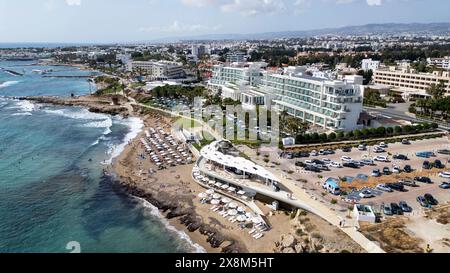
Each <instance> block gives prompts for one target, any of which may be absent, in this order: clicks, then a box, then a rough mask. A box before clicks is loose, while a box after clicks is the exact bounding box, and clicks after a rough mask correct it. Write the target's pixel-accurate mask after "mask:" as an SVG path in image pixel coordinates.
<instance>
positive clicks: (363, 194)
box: [359, 190, 375, 198]
mask: <svg viewBox="0 0 450 273" xmlns="http://www.w3.org/2000/svg"><path fill="white" fill-rule="evenodd" d="M359 197H361V198H372V197H375V194H373V193H372V192H371V191H369V190H365V191H362V192H360V193H359Z"/></svg>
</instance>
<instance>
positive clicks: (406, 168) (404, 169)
mask: <svg viewBox="0 0 450 273" xmlns="http://www.w3.org/2000/svg"><path fill="white" fill-rule="evenodd" d="M403 171H404V172H405V173H412V171H413V169H412V167H411V165H406V166H405V167H404V168H403Z"/></svg>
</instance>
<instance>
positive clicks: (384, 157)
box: [373, 155, 389, 162]
mask: <svg viewBox="0 0 450 273" xmlns="http://www.w3.org/2000/svg"><path fill="white" fill-rule="evenodd" d="M373 161H379V162H389V160H388V158H387V157H386V156H381V155H379V156H376V157H374V158H373Z"/></svg>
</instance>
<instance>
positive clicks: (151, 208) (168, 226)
mask: <svg viewBox="0 0 450 273" xmlns="http://www.w3.org/2000/svg"><path fill="white" fill-rule="evenodd" d="M134 198H136V199H138V200H140V201H141V202H142V205H143V206H144V207H145V208H147V209H149V210H148V211H149V213H150V214H151V215H152V216H154V217H157V218H158V219H159V220H160V221H161V223H162V224H163V225H164V227H165V228H166V229H167V230H170V231H172V232H174V233H176V234H177V236H178V237H179V238H180V239H181V240H183V241H185V242H187V243H188V244H189V245H190V246H191V247H192V248H193V249H194V252H195V253H206V250H205V249H204V248H203V247H202V246H201V245H199V244H196V243H194V242H192V240H191V238H190V237H189V235H187V234H186V232H184V231H180V230H178V229H176V228H175V227H174V226H172V225H171V224H170V223H169V221H168V220H167V218H165V217H164V216H163V215H162V214H161V212H160V211H159V210H158V208H157V207H155V206H153V205H152V204H150V203H149V202H148V201H147V200H145V199H142V198H139V197H135V196H134Z"/></svg>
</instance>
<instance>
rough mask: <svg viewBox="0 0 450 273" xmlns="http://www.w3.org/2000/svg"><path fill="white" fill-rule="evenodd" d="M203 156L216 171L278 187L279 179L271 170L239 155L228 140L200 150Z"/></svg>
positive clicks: (274, 187) (216, 142)
mask: <svg viewBox="0 0 450 273" xmlns="http://www.w3.org/2000/svg"><path fill="white" fill-rule="evenodd" d="M200 155H201V158H202V159H203V160H205V161H206V163H207V164H209V166H210V167H212V168H211V169H212V170H214V171H216V172H223V173H227V174H228V175H229V176H231V177H233V178H238V179H244V180H250V181H253V182H255V183H261V184H262V185H265V186H268V187H271V188H273V189H274V190H275V189H276V187H277V185H278V183H279V179H278V178H277V177H275V176H274V175H273V174H272V173H271V172H269V171H267V170H266V169H264V168H263V167H261V166H258V165H256V164H255V163H253V162H252V161H250V160H247V159H245V158H243V157H240V156H239V152H238V151H236V150H235V149H234V147H233V145H232V144H231V143H230V142H229V141H227V140H221V141H215V142H213V143H211V144H210V145H207V146H205V147H204V148H203V149H202V150H201V151H200Z"/></svg>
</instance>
